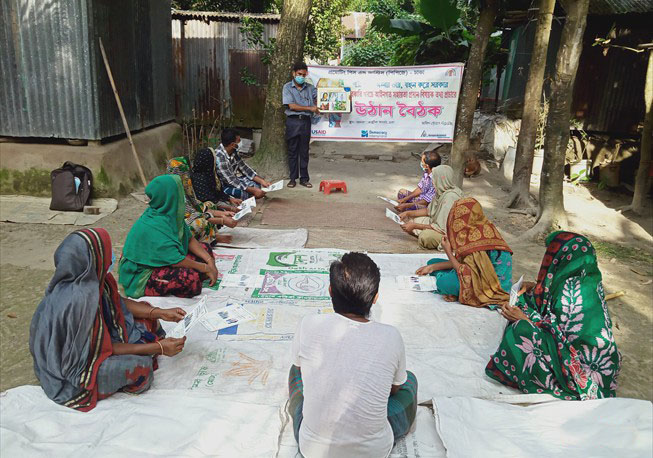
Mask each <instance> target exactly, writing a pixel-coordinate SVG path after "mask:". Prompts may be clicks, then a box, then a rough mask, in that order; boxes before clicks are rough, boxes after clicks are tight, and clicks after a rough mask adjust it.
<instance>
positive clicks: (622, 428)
mask: <svg viewBox="0 0 653 458" xmlns="http://www.w3.org/2000/svg"><path fill="white" fill-rule="evenodd" d="M433 405H434V408H435V418H436V426H437V430H438V434H439V435H440V437H441V439H442V442H443V444H444V446H445V447H446V449H447V457H449V458H467V457H472V456H483V457H486V458H489V457H501V458H504V457H508V456H509V457H513V456H514V457H535V456H537V457H577V456H578V457H580V456H586V457H590V456H591V457H594V458H599V457H605V458H612V457H616V456H624V457H625V456H627V457H630V458H637V457H641V458H650V457H651V455H652V453H653V443H652V441H653V435H652V433H651V431H653V418H652V408H651V407H652V406H651V403H650V402H649V401H641V400H636V399H626V398H612V399H600V400H594V401H553V402H545V403H542V404H536V405H531V406H517V405H510V404H505V403H501V402H493V401H486V400H482V399H474V398H460V397H454V398H435V399H433Z"/></svg>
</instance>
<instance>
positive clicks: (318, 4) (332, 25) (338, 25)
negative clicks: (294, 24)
mask: <svg viewBox="0 0 653 458" xmlns="http://www.w3.org/2000/svg"><path fill="white" fill-rule="evenodd" d="M348 6H349V0H313V4H312V7H311V15H310V19H309V22H308V27H307V30H306V40H305V42H304V52H305V54H306V55H307V56H309V57H310V58H311V59H314V60H316V61H317V62H319V63H321V64H326V63H327V62H328V60H329V59H334V58H336V57H338V53H339V51H340V37H341V35H342V34H343V33H344V31H345V30H344V27H343V26H342V16H343V15H344V14H345V13H346V11H347V8H348Z"/></svg>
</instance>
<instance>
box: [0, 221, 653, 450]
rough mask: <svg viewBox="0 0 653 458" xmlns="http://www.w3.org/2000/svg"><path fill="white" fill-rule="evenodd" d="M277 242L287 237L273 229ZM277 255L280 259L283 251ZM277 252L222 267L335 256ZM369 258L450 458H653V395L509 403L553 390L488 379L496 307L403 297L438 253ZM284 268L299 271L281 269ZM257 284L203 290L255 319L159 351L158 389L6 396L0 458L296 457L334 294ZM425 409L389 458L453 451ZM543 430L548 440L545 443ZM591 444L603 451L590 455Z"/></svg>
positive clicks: (298, 264)
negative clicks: (296, 348) (315, 329)
mask: <svg viewBox="0 0 653 458" xmlns="http://www.w3.org/2000/svg"><path fill="white" fill-rule="evenodd" d="M265 232H266V233H270V232H271V231H265ZM268 243H270V244H273V245H274V246H279V245H283V243H282V241H280V240H279V239H278V238H276V237H272V238H271V239H270V241H269V242H268ZM274 251H281V252H283V253H282V254H281V255H279V253H277V254H276V255H275V254H273V252H274ZM274 251H271V250H270V249H252V250H240V249H224V248H220V249H219V250H218V251H217V253H219V254H220V255H221V256H222V259H221V261H220V264H219V265H218V269H219V270H220V269H222V270H223V271H224V273H227V272H228V273H231V274H248V275H260V274H261V272H260V271H261V270H277V271H279V270H288V271H289V272H290V271H292V272H297V271H298V270H302V269H303V270H304V271H306V272H308V273H307V275H310V271H311V270H315V271H318V272H319V271H322V272H324V271H325V269H328V263H327V262H325V259H328V258H329V257H333V256H334V254H333V252H334V250H310V249H305V248H297V249H296V250H294V249H292V248H282V249H281V250H274ZM294 252H296V255H295V254H293V253H294ZM288 253H290V254H288ZM370 256H371V257H372V258H373V259H374V260H375V261H376V262H377V264H378V265H379V267H380V270H381V288H380V298H379V301H378V303H377V304H376V305H375V306H374V307H373V308H372V316H373V319H375V320H377V321H380V322H382V323H387V324H391V325H393V326H395V327H397V328H398V329H399V331H400V333H401V335H402V337H403V339H404V342H405V346H406V358H407V364H406V369H408V370H410V371H412V372H413V373H415V375H416V376H417V380H418V384H419V390H418V401H419V402H431V399H432V398H435V405H436V412H437V414H438V419H439V431H440V434H441V436H442V439H443V441H444V443H445V444H446V445H447V446H448V450H447V456H452V457H453V456H495V455H496V453H498V450H499V449H501V447H512V448H510V449H509V450H511V451H512V452H511V453H507V454H503V455H502V456H547V457H550V456H561V455H563V454H562V453H561V452H560V450H563V451H564V456H566V457H568V456H601V453H604V452H601V451H600V450H599V445H601V446H602V447H605V450H606V451H609V453H610V454H611V455H612V456H626V455H628V456H648V457H650V456H651V455H652V452H651V440H650V439H651V435H650V431H651V417H650V414H651V405H650V403H648V402H644V401H634V400H628V399H616V400H609V401H599V402H597V403H593V402H592V403H590V402H586V403H580V402H557V403H551V404H541V405H538V406H535V407H532V408H528V409H531V410H527V409H524V408H523V407H513V406H511V405H510V404H508V403H524V404H527V403H531V402H542V400H550V399H551V398H550V397H548V396H542V395H522V394H519V393H518V392H516V391H514V390H512V389H510V388H507V387H505V386H503V385H500V384H498V383H496V382H494V381H493V380H491V379H489V378H488V377H486V376H485V374H484V369H485V365H486V363H487V361H488V360H489V357H490V355H491V354H492V353H493V352H494V351H495V350H496V348H497V346H498V344H499V342H500V340H501V337H502V335H503V329H504V327H505V324H506V321H505V320H504V319H503V318H502V317H501V316H500V315H499V314H498V313H496V312H491V311H489V310H485V309H476V308H472V307H466V306H463V305H460V304H458V303H448V302H445V301H444V300H442V299H441V297H440V296H438V295H436V294H433V293H428V292H422V293H419V292H413V291H398V290H397V289H396V287H395V277H396V276H397V275H410V274H412V273H414V272H415V270H416V269H417V268H419V267H420V266H422V265H424V264H426V261H428V260H429V259H430V258H431V257H432V256H431V255H429V254H417V255H389V254H371V255H370ZM275 260H276V261H275ZM279 261H281V262H279ZM287 262H293V263H295V265H292V266H285V267H284V266H283V265H282V266H280V265H279V264H283V263H287ZM322 275H324V274H323V273H322ZM254 290H255V288H219V289H218V290H213V289H209V288H204V290H203V291H202V295H204V294H206V295H207V296H208V300H207V309H208V310H209V311H211V310H214V309H217V308H219V307H221V306H223V302H224V300H225V299H226V298H227V297H230V298H232V299H234V298H236V299H240V300H242V301H243V302H244V303H246V304H247V305H246V306H247V307H248V309H249V310H250V311H252V313H254V314H255V315H256V316H257V319H256V320H254V321H251V322H248V323H245V324H242V325H239V326H238V328H236V329H231V330H229V331H228V332H223V331H225V330H223V331H220V333H216V332H209V331H207V330H206V329H205V328H204V326H202V325H198V326H195V327H193V328H192V329H191V330H190V331H189V334H188V340H187V342H186V347H185V349H184V351H183V352H181V353H180V354H179V355H177V356H175V357H172V358H168V357H162V358H159V369H158V370H157V371H156V372H155V373H154V382H153V384H152V387H151V389H150V390H149V391H148V392H146V393H144V394H142V395H138V396H128V395H123V394H118V395H114V396H111V397H110V398H108V399H105V400H102V401H100V402H99V403H98V406H97V407H96V409H94V410H93V411H92V412H89V413H80V412H76V411H72V410H69V409H67V408H64V407H61V406H58V405H56V404H55V403H53V402H51V401H50V400H48V399H47V398H46V397H45V395H44V394H43V391H42V390H41V388H40V387H19V388H15V389H12V390H9V391H8V392H5V393H3V394H2V396H1V397H0V408H1V414H0V431H1V436H0V454H1V455H2V456H88V455H89V453H93V454H95V455H98V456H99V455H102V456H126V455H132V456H135V455H139V456H164V455H165V456H197V455H217V456H228V457H231V456H244V457H250V456H270V457H272V456H277V453H279V455H278V456H282V457H284V456H295V454H296V453H297V447H296V444H294V438H293V437H292V428H291V427H290V426H289V418H287V416H286V414H285V403H286V401H287V398H288V387H287V379H288V370H289V368H290V364H291V340H292V335H293V333H294V329H295V327H296V326H297V323H298V322H299V320H300V319H301V318H302V317H303V316H305V315H307V314H317V313H332V308H331V306H330V301H329V300H303V299H298V298H296V297H281V298H275V299H268V298H256V297H252V295H253V294H254ZM198 299H199V298H193V299H179V298H174V297H167V298H152V297H146V298H143V299H142V300H147V301H149V302H151V303H152V304H153V305H155V306H158V307H163V308H171V307H182V308H185V309H188V308H190V307H191V306H192V305H193V304H195V303H197V301H198ZM163 325H164V328H165V329H166V330H168V331H169V330H171V329H172V327H174V323H172V324H171V323H163ZM465 398H467V399H465ZM471 398H482V399H471ZM483 399H485V400H483ZM489 400H499V401H502V402H490V401H489ZM520 409H521V410H520ZM647 409H648V410H647ZM646 410H647V411H646ZM418 412H419V413H418V420H417V423H416V430H415V432H414V433H412V434H411V435H409V436H408V438H407V439H406V440H404V441H400V442H399V443H398V444H397V445H396V446H395V448H394V450H393V452H392V455H391V456H393V457H406V458H408V457H414V456H415V457H416V456H429V457H441V456H445V455H444V454H443V449H442V443H441V442H440V439H439V437H440V436H438V434H437V433H436V432H435V422H434V421H433V416H432V414H431V411H430V410H429V409H428V408H426V407H420V408H419V411H418ZM647 415H648V416H647ZM542 419H546V421H543V420H542ZM515 425H518V426H515ZM647 428H648V429H647ZM645 430H646V431H647V434H648V436H647V437H644V436H643V434H644V431H645ZM289 431H290V433H289ZM525 431H526V432H525ZM282 433H283V434H282ZM288 434H290V435H288ZM538 435H539V436H541V437H542V438H546V441H545V439H541V440H540V439H537V436H538ZM554 435H555V438H557V437H565V438H568V440H567V444H566V445H565V447H566V448H563V449H559V448H556V447H558V446H557V445H556V444H557V443H556V441H555V440H554ZM576 436H577V438H576ZM505 438H507V439H505ZM524 438H529V439H531V440H533V441H534V442H533V444H536V445H537V446H538V447H540V448H539V449H538V448H537V447H535V446H534V445H533V446H531V444H529V443H526V441H525V440H524ZM290 439H292V440H290ZM499 439H500V440H499ZM536 439H537V440H536ZM544 442H547V443H544ZM594 444H595V445H596V447H594ZM583 446H587V447H594V448H587V450H589V451H588V452H586V453H585V452H584V451H586V450H585V449H583ZM619 447H623V448H621V449H620V448H619ZM538 450H539V451H538ZM622 450H623V451H625V452H623V453H622ZM631 451H632V453H628V452H631ZM577 452H583V453H577ZM593 452H596V454H594V453H593ZM643 452H647V453H643ZM604 454H605V453H604ZM606 456H607V455H606Z"/></svg>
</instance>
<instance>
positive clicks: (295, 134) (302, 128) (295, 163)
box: [286, 115, 311, 183]
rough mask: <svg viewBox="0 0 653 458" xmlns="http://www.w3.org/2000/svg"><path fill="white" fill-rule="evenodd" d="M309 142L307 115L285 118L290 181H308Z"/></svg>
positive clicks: (309, 133) (309, 125)
mask: <svg viewBox="0 0 653 458" xmlns="http://www.w3.org/2000/svg"><path fill="white" fill-rule="evenodd" d="M310 141H311V117H310V116H309V115H300V116H297V115H289V116H286V142H287V144H288V167H289V168H290V180H291V181H296V180H297V178H299V181H300V183H306V182H308V181H309V176H308V145H309V143H310Z"/></svg>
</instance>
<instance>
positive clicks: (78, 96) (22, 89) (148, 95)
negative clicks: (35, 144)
mask: <svg viewBox="0 0 653 458" xmlns="http://www.w3.org/2000/svg"><path fill="white" fill-rule="evenodd" d="M98 37H102V40H103V42H104V46H105V49H106V51H107V54H108V58H109V63H110V64H111V70H112V72H113V76H114V78H115V81H116V85H117V87H118V92H119V94H120V97H121V99H122V103H123V106H124V109H125V114H126V116H127V120H128V123H129V127H130V129H132V130H139V129H143V128H145V127H149V126H152V125H156V124H160V123H162V122H165V121H169V120H171V119H173V118H174V99H173V89H172V88H173V84H172V48H171V46H172V43H171V32H170V1H169V0H140V1H136V2H134V1H131V0H0V71H1V72H2V76H1V77H0V135H7V136H14V137H54V138H80V139H88V140H100V139H102V138H107V137H110V136H114V135H119V134H123V133H124V129H123V126H122V123H121V121H120V117H119V113H118V109H117V108H116V102H115V100H114V97H113V92H112V89H111V86H110V84H109V79H108V77H107V76H106V71H105V69H104V63H103V62H102V57H101V55H100V52H99V46H98Z"/></svg>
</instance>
